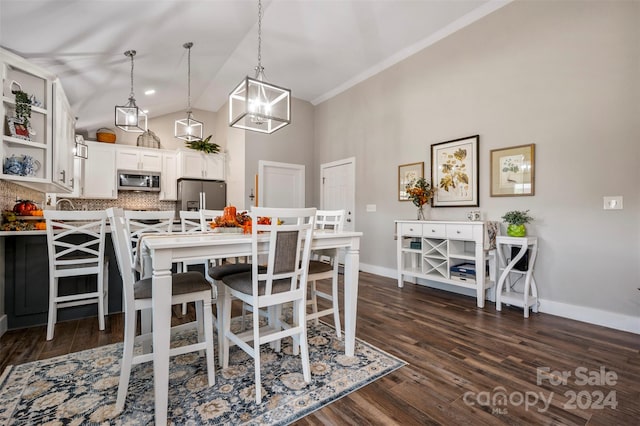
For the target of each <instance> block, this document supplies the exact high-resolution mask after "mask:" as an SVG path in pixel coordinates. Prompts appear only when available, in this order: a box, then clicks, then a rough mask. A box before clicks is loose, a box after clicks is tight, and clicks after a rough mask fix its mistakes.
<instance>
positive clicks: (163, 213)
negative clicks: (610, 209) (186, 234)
mask: <svg viewBox="0 0 640 426" xmlns="http://www.w3.org/2000/svg"><path fill="white" fill-rule="evenodd" d="M124 218H125V223H126V229H127V232H128V234H129V241H130V242H131V247H132V258H131V259H132V261H133V259H135V256H136V252H137V251H138V241H139V240H140V236H141V235H142V234H149V233H168V232H172V231H173V220H174V218H175V213H174V211H173V210H159V211H144V210H124Z"/></svg>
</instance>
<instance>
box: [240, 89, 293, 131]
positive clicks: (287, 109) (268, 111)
mask: <svg viewBox="0 0 640 426" xmlns="http://www.w3.org/2000/svg"><path fill="white" fill-rule="evenodd" d="M290 123H291V90H289V89H284V88H282V87H279V86H276V85H274V84H271V83H267V82H265V81H261V80H257V79H254V78H251V77H246V78H245V79H244V80H242V81H241V82H240V84H239V85H238V86H237V87H236V88H235V89H234V90H233V92H231V94H230V95H229V125H230V126H231V127H236V128H239V129H245V130H252V131H255V132H261V133H267V134H269V133H273V132H275V131H276V130H278V129H281V128H282V127H284V126H286V125H287V124H290Z"/></svg>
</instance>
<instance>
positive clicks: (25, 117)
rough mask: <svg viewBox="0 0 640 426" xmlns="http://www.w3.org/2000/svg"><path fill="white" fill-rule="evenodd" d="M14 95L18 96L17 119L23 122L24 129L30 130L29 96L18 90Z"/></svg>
mask: <svg viewBox="0 0 640 426" xmlns="http://www.w3.org/2000/svg"><path fill="white" fill-rule="evenodd" d="M13 94H14V95H15V96H16V118H18V119H20V120H22V124H24V127H26V128H29V119H30V118H31V100H30V99H29V95H28V94H27V93H26V92H23V91H22V90H16V91H14V92H13Z"/></svg>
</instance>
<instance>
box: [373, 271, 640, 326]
mask: <svg viewBox="0 0 640 426" xmlns="http://www.w3.org/2000/svg"><path fill="white" fill-rule="evenodd" d="M360 270H361V271H362V272H368V273H370V274H375V275H381V276H383V277H387V278H393V279H397V278H398V272H397V270H396V269H391V268H383V267H381V266H376V265H368V264H365V263H360ZM406 281H408V282H413V283H415V282H416V280H415V279H414V280H411V279H407V280H406ZM420 281H421V282H424V283H428V284H427V285H428V286H429V287H433V288H437V289H441V290H447V291H451V292H454V293H458V294H463V295H466V296H471V297H475V291H473V290H468V289H465V288H462V287H456V286H449V285H447V284H444V283H439V282H434V281H426V280H420ZM491 294H492V292H489V294H488V296H490V297H491ZM488 309H492V308H491V307H489V308H488ZM540 312H544V313H545V314H551V315H556V316H559V317H563V318H568V319H572V320H576V321H582V322H586V323H589V324H594V325H601V326H603V327H608V328H613V329H615V330H621V331H628V332H629V333H635V334H640V317H634V316H631V315H623V314H618V313H616V312H610V311H603V310H601V309H596V308H590V307H588V306H579V305H571V304H568V303H562V302H555V301H553V300H547V299H540Z"/></svg>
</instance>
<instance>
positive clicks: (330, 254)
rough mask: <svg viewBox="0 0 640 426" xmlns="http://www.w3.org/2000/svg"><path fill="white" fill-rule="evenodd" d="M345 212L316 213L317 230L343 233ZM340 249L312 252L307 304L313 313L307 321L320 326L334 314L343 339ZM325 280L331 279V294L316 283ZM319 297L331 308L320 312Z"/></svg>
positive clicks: (339, 334)
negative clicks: (328, 316)
mask: <svg viewBox="0 0 640 426" xmlns="http://www.w3.org/2000/svg"><path fill="white" fill-rule="evenodd" d="M344 220H345V211H344V210H318V211H317V212H316V225H315V228H316V229H318V230H320V229H324V230H335V231H342V230H343V229H344ZM338 269H339V262H338V249H330V250H318V251H316V250H314V251H312V252H311V260H310V261H309V278H308V282H309V284H310V285H309V294H310V300H309V301H308V302H307V304H308V305H311V309H312V312H311V313H308V314H307V320H315V323H316V325H317V324H318V318H320V317H323V316H325V315H330V314H333V322H334V325H335V328H336V335H337V336H338V338H340V337H341V332H340V304H339V300H338ZM323 279H331V294H329V293H326V292H323V291H320V290H318V287H317V285H316V281H318V280H323ZM318 297H320V298H322V299H325V300H327V301H329V302H331V307H330V308H327V309H323V310H322V311H318Z"/></svg>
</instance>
